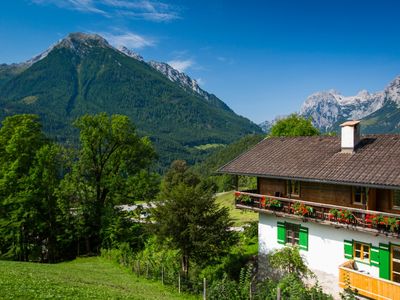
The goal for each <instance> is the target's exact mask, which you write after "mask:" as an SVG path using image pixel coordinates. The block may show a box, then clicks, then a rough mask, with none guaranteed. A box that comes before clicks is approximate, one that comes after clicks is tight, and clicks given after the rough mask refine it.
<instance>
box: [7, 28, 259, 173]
mask: <svg viewBox="0 0 400 300" xmlns="http://www.w3.org/2000/svg"><path fill="white" fill-rule="evenodd" d="M2 74H5V75H2ZM215 98H216V97H215ZM213 99H214V98H213ZM103 111H105V112H107V113H109V114H125V115H127V116H129V117H130V119H131V120H132V121H133V122H134V124H135V125H136V127H137V129H138V131H139V132H140V133H141V134H143V135H149V136H150V137H151V139H152V141H153V142H154V144H155V146H156V148H157V150H158V153H159V155H160V168H164V167H165V166H167V165H169V163H170V162H171V161H172V160H174V159H178V158H179V159H186V160H188V161H189V163H194V162H196V161H198V160H201V159H203V158H204V157H205V155H206V154H207V153H208V152H207V151H205V150H202V147H199V146H201V145H205V144H229V143H231V142H233V141H235V140H237V139H239V138H240V137H241V136H244V135H247V134H250V133H260V132H261V129H260V128H259V127H258V126H257V125H255V124H253V123H252V122H250V121H249V120H248V119H246V118H244V117H241V116H238V115H236V114H235V113H234V112H233V111H232V110H230V109H229V107H227V106H226V104H224V103H223V102H222V101H221V100H219V99H218V98H216V99H214V100H212V101H210V97H209V99H206V98H205V97H204V95H201V94H199V93H197V92H195V91H193V89H189V88H188V87H187V86H184V85H183V84H182V82H181V81H173V80H171V79H170V78H169V77H167V76H165V75H164V74H163V73H162V72H160V71H158V70H156V69H154V67H152V66H151V65H150V64H148V63H146V62H144V61H143V60H142V59H140V57H138V56H137V55H136V54H135V53H133V52H132V53H130V52H129V51H127V49H122V48H121V49H120V50H118V49H116V48H114V47H112V46H111V45H110V44H109V43H108V42H107V41H106V40H105V39H104V38H102V37H101V36H99V35H95V34H84V33H73V34H70V35H68V36H67V37H66V38H64V39H62V40H61V41H59V42H58V43H56V44H55V45H53V46H51V47H50V48H49V49H48V50H47V51H46V52H45V53H44V55H42V56H39V59H36V60H35V61H29V62H27V63H24V64H19V65H18V67H17V65H15V66H13V65H1V66H0V118H4V117H5V116H7V115H12V114H15V113H35V114H38V115H40V116H41V119H42V123H43V128H44V130H45V131H46V132H47V133H48V134H49V135H50V136H51V137H52V138H54V139H56V140H57V141H60V142H61V143H69V144H76V142H77V131H76V129H75V128H74V127H73V126H72V125H71V124H72V122H73V121H74V120H75V119H76V118H77V117H78V116H80V115H82V114H85V113H92V114H94V113H98V112H103Z"/></svg>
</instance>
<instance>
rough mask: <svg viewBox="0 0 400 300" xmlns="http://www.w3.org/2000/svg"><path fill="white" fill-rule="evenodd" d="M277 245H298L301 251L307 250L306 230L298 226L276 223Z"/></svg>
mask: <svg viewBox="0 0 400 300" xmlns="http://www.w3.org/2000/svg"><path fill="white" fill-rule="evenodd" d="M278 243H279V244H282V245H287V244H291V245H299V248H300V249H301V250H306V251H307V250H308V228H307V227H304V226H301V225H299V224H292V223H288V222H278Z"/></svg>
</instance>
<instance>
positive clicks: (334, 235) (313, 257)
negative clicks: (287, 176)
mask: <svg viewBox="0 0 400 300" xmlns="http://www.w3.org/2000/svg"><path fill="white" fill-rule="evenodd" d="M278 221H280V222H284V221H286V222H289V223H294V224H301V225H302V226H304V227H307V228H308V251H305V250H300V252H301V254H302V256H303V257H304V258H305V259H306V261H307V264H308V266H309V268H310V269H311V270H319V271H323V272H326V273H328V274H331V275H334V276H336V277H339V266H340V265H341V264H342V263H343V262H345V261H346V260H347V259H346V258H345V257H344V240H349V241H351V240H355V241H359V242H364V243H371V244H372V245H373V246H379V243H386V244H387V243H389V242H392V243H393V242H395V243H396V242H399V240H394V239H393V238H385V237H381V236H378V237H377V236H373V235H371V234H367V233H363V232H359V231H355V230H351V229H341V228H340V229H336V228H334V227H333V226H327V225H320V224H316V223H311V222H302V221H301V220H299V221H298V220H294V219H285V218H277V217H276V216H274V215H271V214H263V213H260V214H259V227H258V232H259V233H258V236H259V252H260V254H267V253H268V252H270V251H272V250H275V249H279V248H282V247H283V246H284V245H282V244H278V238H277V234H278V230H277V222H278ZM357 265H358V267H359V269H360V270H365V271H367V272H369V273H370V274H371V275H373V276H376V277H379V268H378V267H374V266H370V265H367V264H363V263H358V264H357Z"/></svg>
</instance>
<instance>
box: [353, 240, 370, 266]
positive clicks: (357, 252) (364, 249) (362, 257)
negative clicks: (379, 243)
mask: <svg viewBox="0 0 400 300" xmlns="http://www.w3.org/2000/svg"><path fill="white" fill-rule="evenodd" d="M370 249H371V247H370V245H369V244H364V243H360V242H356V241H355V242H354V259H356V260H359V261H363V262H366V263H369V259H370V256H371V254H370Z"/></svg>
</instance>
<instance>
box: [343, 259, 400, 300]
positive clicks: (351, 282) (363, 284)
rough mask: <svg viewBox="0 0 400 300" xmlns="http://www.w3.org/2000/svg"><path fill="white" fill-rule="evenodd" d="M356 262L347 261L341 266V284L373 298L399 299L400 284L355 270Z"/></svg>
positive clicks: (379, 299) (381, 299)
mask: <svg viewBox="0 0 400 300" xmlns="http://www.w3.org/2000/svg"><path fill="white" fill-rule="evenodd" d="M355 266H356V265H355V262H354V261H347V262H345V263H344V264H342V265H341V266H340V267H339V286H340V287H341V288H348V287H350V288H351V289H352V290H356V292H357V293H358V294H359V295H361V296H365V297H368V298H371V299H377V300H389V299H398V297H399V295H400V284H399V283H397V282H394V281H389V280H385V279H381V278H376V277H372V276H371V275H369V274H366V273H363V272H360V271H357V270H355Z"/></svg>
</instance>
